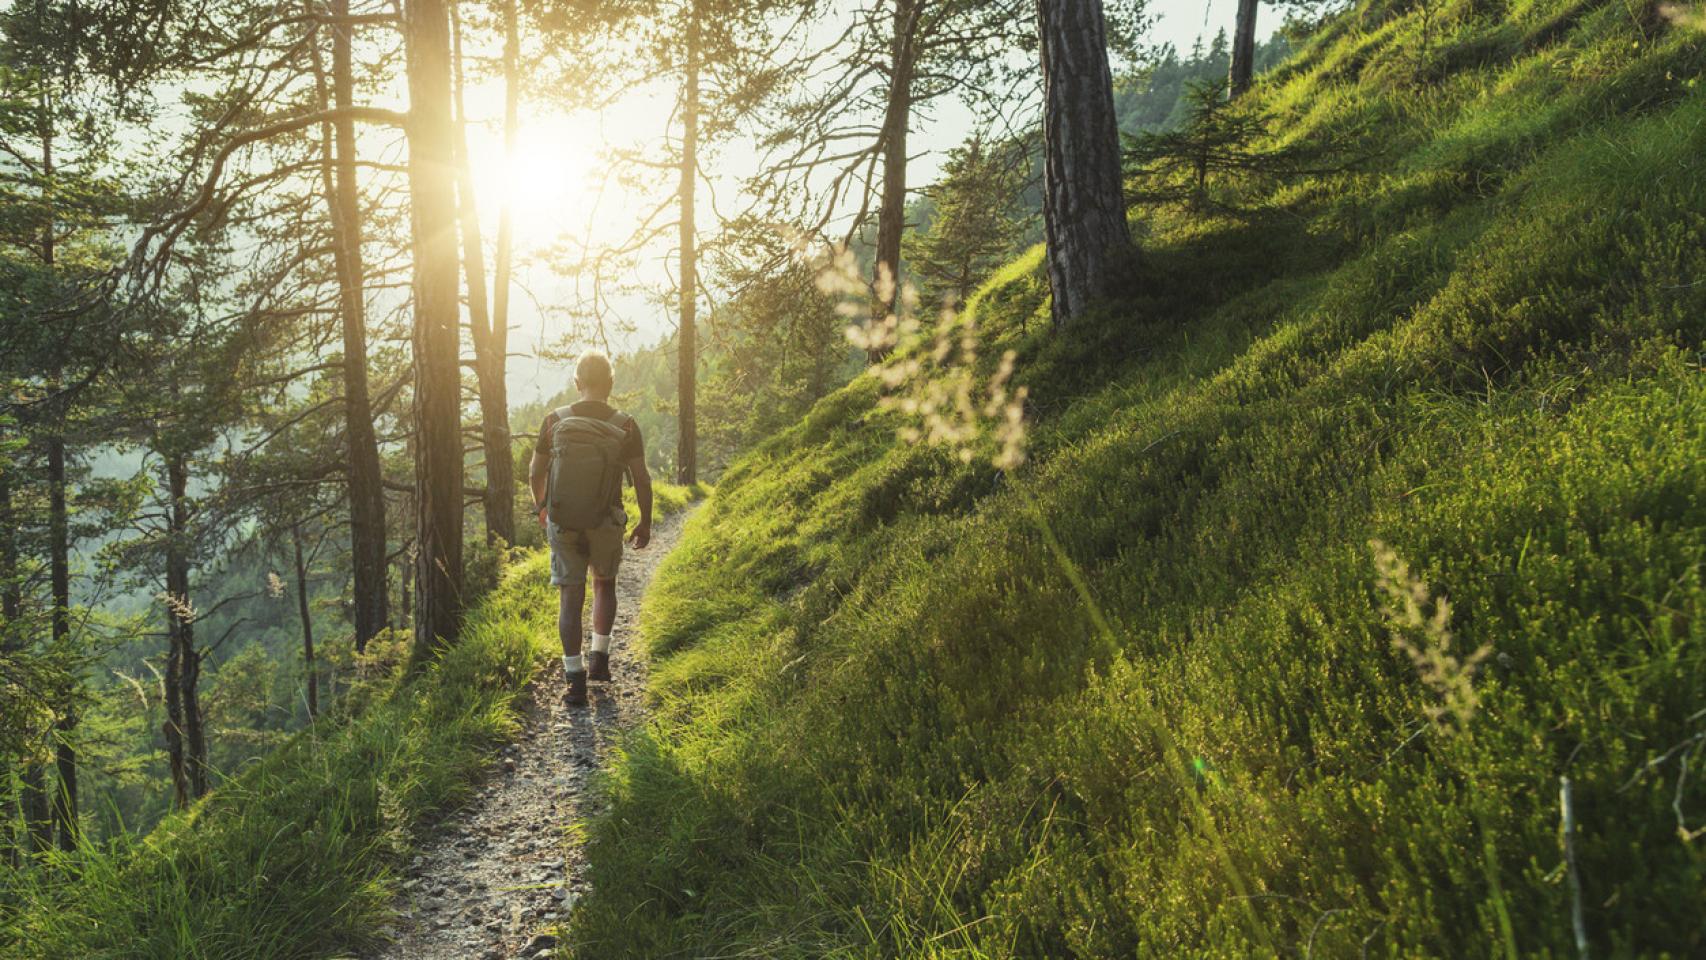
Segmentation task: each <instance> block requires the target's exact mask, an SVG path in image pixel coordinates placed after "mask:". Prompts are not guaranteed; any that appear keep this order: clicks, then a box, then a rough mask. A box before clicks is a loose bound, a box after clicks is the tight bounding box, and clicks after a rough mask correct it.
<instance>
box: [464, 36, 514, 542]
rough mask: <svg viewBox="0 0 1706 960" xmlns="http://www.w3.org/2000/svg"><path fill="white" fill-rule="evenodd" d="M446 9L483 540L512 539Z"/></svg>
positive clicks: (506, 466)
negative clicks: (482, 470) (482, 464)
mask: <svg viewBox="0 0 1706 960" xmlns="http://www.w3.org/2000/svg"><path fill="white" fill-rule="evenodd" d="M450 14H451V22H452V25H453V26H452V33H451V39H452V43H453V51H454V52H453V67H454V79H455V85H454V87H453V88H452V90H453V98H454V105H455V110H456V138H455V141H454V145H455V150H456V199H457V204H456V207H457V214H458V216H459V219H460V221H461V227H462V265H463V272H464V274H465V275H466V276H467V280H468V328H469V331H470V333H471V335H472V337H471V339H472V340H473V341H474V378H475V381H476V383H477V384H478V385H479V390H480V446H481V449H482V451H483V452H484V454H485V457H486V493H485V501H484V506H485V514H486V542H487V543H488V544H490V543H495V542H497V541H499V540H501V541H503V542H504V543H506V544H510V543H514V542H515V462H514V460H513V459H512V454H511V451H510V439H509V409H508V408H509V398H508V396H507V394H508V390H507V388H506V385H505V383H504V367H505V366H506V364H505V357H504V354H503V351H502V350H494V349H493V341H494V336H493V335H494V333H495V332H496V331H495V327H494V325H493V323H492V316H491V313H490V311H489V310H488V309H487V302H486V262H485V249H484V245H483V244H482V243H481V240H480V211H479V205H478V200H477V198H476V195H475V191H474V169H473V165H472V163H471V161H470V159H469V156H468V117H467V113H466V112H465V110H464V108H463V103H462V87H463V83H462V24H461V20H460V19H459V18H458V17H457V16H456V4H455V3H454V2H452V3H451V5H450ZM506 307H507V304H506ZM506 322H507V321H506Z"/></svg>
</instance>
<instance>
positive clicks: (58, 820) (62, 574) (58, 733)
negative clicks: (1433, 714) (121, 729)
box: [47, 418, 78, 850]
mask: <svg viewBox="0 0 1706 960" xmlns="http://www.w3.org/2000/svg"><path fill="white" fill-rule="evenodd" d="M53 429H54V433H53V435H52V436H51V437H49V438H48V441H47V484H48V565H49V568H50V569H49V580H50V581H51V584H52V593H53V647H54V649H56V650H67V649H69V647H70V644H71V537H70V518H69V516H68V514H67V511H66V506H65V486H66V479H65V437H64V436H63V435H62V434H61V431H63V430H64V419H63V418H56V423H55V426H54V428H53ZM76 729H77V705H76V702H75V700H74V691H73V690H72V689H71V688H69V687H67V688H66V689H65V690H63V691H62V692H61V699H60V704H59V717H58V719H56V720H55V721H54V724H53V730H54V767H55V769H56V770H57V771H58V774H59V783H58V785H57V786H56V787H55V789H54V791H53V826H54V832H55V833H56V834H57V835H58V837H59V848H60V849H61V850H75V849H77V824H78V821H77V749H76V747H74V746H72V744H71V734H72V732H73V731H75V730H76Z"/></svg>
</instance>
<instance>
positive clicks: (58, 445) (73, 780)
mask: <svg viewBox="0 0 1706 960" xmlns="http://www.w3.org/2000/svg"><path fill="white" fill-rule="evenodd" d="M39 107H40V111H41V112H40V115H39V117H38V121H39V123H40V133H41V170H42V188H41V189H42V207H43V209H44V210H46V211H47V218H46V223H45V224H44V225H43V227H42V234H41V262H42V266H43V267H44V268H45V269H46V270H47V272H48V273H49V274H50V275H51V274H53V272H54V267H55V265H56V264H57V262H58V241H57V239H56V235H57V227H56V225H55V222H54V215H53V201H54V197H53V193H52V189H53V181H54V156H53V145H54V127H53V102H52V100H51V99H50V98H49V95H48V93H47V92H46V88H45V87H44V88H43V92H42V95H41V102H40V104H39ZM61 374H63V371H62V370H56V371H55V375H56V376H59V375H61ZM51 431H52V432H51V434H50V435H49V436H48V439H47V484H48V579H49V581H50V584H51V586H50V589H51V599H52V604H53V608H52V614H51V623H52V627H51V632H52V641H53V648H54V649H55V650H65V649H66V648H67V647H68V646H69V644H70V642H71V524H70V517H69V515H68V513H67V511H66V505H65V488H66V477H65V409H64V407H63V405H61V404H57V403H56V404H55V410H54V413H53V422H52V427H51ZM74 694H75V691H74V690H72V689H70V688H67V689H65V690H64V691H62V697H61V701H60V704H59V711H58V713H59V716H58V717H57V718H56V719H55V721H54V724H53V730H54V767H55V770H56V772H57V773H58V775H59V783H58V785H57V786H56V787H55V789H54V791H53V796H52V817H53V824H54V830H55V832H56V833H57V835H58V838H59V848H60V849H61V850H66V851H71V850H75V849H77V827H78V819H77V751H76V748H75V747H73V746H72V745H71V733H72V731H74V730H75V729H76V728H77V706H76V703H75V702H74Z"/></svg>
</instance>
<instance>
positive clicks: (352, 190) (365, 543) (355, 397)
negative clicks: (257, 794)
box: [327, 0, 387, 652]
mask: <svg viewBox="0 0 1706 960" xmlns="http://www.w3.org/2000/svg"><path fill="white" fill-rule="evenodd" d="M332 15H333V17H335V18H337V20H336V22H334V23H333V24H332V96H333V98H334V100H335V102H336V104H337V107H338V109H340V110H345V109H347V108H349V107H350V106H351V105H353V103H354V102H355V90H354V87H355V79H354V69H353V67H352V63H351V61H352V55H351V52H350V31H352V30H353V29H354V27H353V26H352V25H351V24H350V23H349V20H348V17H349V0H332ZM334 127H335V130H336V133H337V162H336V167H337V182H336V186H335V188H334V189H332V190H330V191H329V192H328V196H327V203H328V204H329V206H330V213H331V219H332V230H333V233H334V236H335V242H334V244H333V250H334V267H335V268H336V269H337V272H338V306H339V312H340V313H341V314H342V315H343V339H344V358H343V364H344V368H343V375H344V436H345V437H347V438H348V443H349V461H348V463H346V464H345V465H344V476H345V480H346V482H347V484H348V487H349V490H348V494H349V515H350V574H351V579H352V584H351V586H352V590H353V594H354V596H353V601H354V616H355V649H356V651H357V652H361V651H364V650H366V649H367V641H368V640H370V639H372V638H373V636H374V634H377V633H378V632H379V631H381V630H383V629H385V623H386V609H385V607H386V599H387V598H386V570H385V490H384V488H383V486H382V480H383V477H382V474H381V472H380V467H379V440H378V437H377V436H376V435H375V432H374V429H373V404H372V401H371V399H370V398H369V396H368V387H367V304H366V300H365V298H364V291H365V287H366V283H367V281H366V266H365V264H364V263H363V260H362V254H361V238H362V222H361V194H360V192H359V190H360V188H359V187H358V185H357V183H356V139H355V121H354V120H353V119H351V118H349V117H347V116H346V117H343V118H341V119H339V120H338V121H337V122H336V123H335V124H334Z"/></svg>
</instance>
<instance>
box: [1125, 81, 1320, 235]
mask: <svg viewBox="0 0 1706 960" xmlns="http://www.w3.org/2000/svg"><path fill="white" fill-rule="evenodd" d="M1184 102H1185V105H1186V107H1187V110H1188V112H1187V114H1186V116H1185V119H1184V122H1183V123H1181V124H1180V125H1179V126H1177V127H1175V128H1171V129H1167V130H1159V131H1143V132H1140V133H1138V134H1135V135H1132V136H1128V137H1127V138H1126V141H1125V158H1124V159H1125V167H1126V174H1127V176H1128V177H1129V178H1131V179H1132V180H1134V181H1135V183H1134V187H1135V190H1134V191H1133V192H1132V194H1131V197H1130V199H1132V200H1134V201H1137V202H1139V203H1161V202H1168V201H1185V202H1188V203H1189V204H1191V205H1192V206H1193V207H1195V208H1198V209H1201V208H1204V207H1207V206H1210V205H1214V206H1218V207H1221V208H1222V209H1236V206H1237V201H1236V200H1235V199H1233V197H1232V196H1229V195H1227V193H1226V191H1224V190H1222V198H1221V199H1220V200H1219V202H1218V203H1212V204H1211V200H1210V196H1209V176H1210V175H1211V174H1213V175H1214V176H1215V177H1216V179H1217V180H1220V181H1224V180H1233V181H1236V182H1237V183H1238V184H1239V185H1240V186H1242V187H1243V188H1244V192H1253V193H1255V194H1256V195H1257V196H1262V197H1264V198H1265V197H1266V196H1271V195H1272V193H1273V189H1274V185H1275V184H1276V183H1289V182H1292V181H1295V180H1297V179H1299V178H1301V177H1303V176H1304V175H1307V174H1312V173H1313V174H1316V175H1320V174H1322V173H1326V172H1331V171H1334V170H1342V169H1345V168H1346V167H1347V166H1348V165H1349V164H1348V163H1347V161H1349V160H1350V159H1351V158H1350V157H1347V156H1342V154H1343V153H1344V151H1343V149H1342V148H1337V149H1336V147H1337V145H1336V144H1332V143H1320V142H1317V141H1308V140H1306V141H1293V142H1291V143H1281V144H1275V143H1273V142H1272V141H1273V130H1272V126H1273V120H1274V118H1273V117H1272V116H1271V115H1269V114H1266V113H1263V112H1261V111H1260V110H1259V109H1252V108H1251V106H1250V101H1249V100H1239V101H1236V102H1233V101H1231V100H1229V99H1228V97H1227V88H1226V81H1225V80H1223V79H1215V80H1211V81H1204V82H1200V83H1194V84H1192V85H1191V87H1190V89H1189V90H1188V91H1187V92H1186V94H1185V98H1184ZM1264 188H1265V189H1264Z"/></svg>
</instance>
